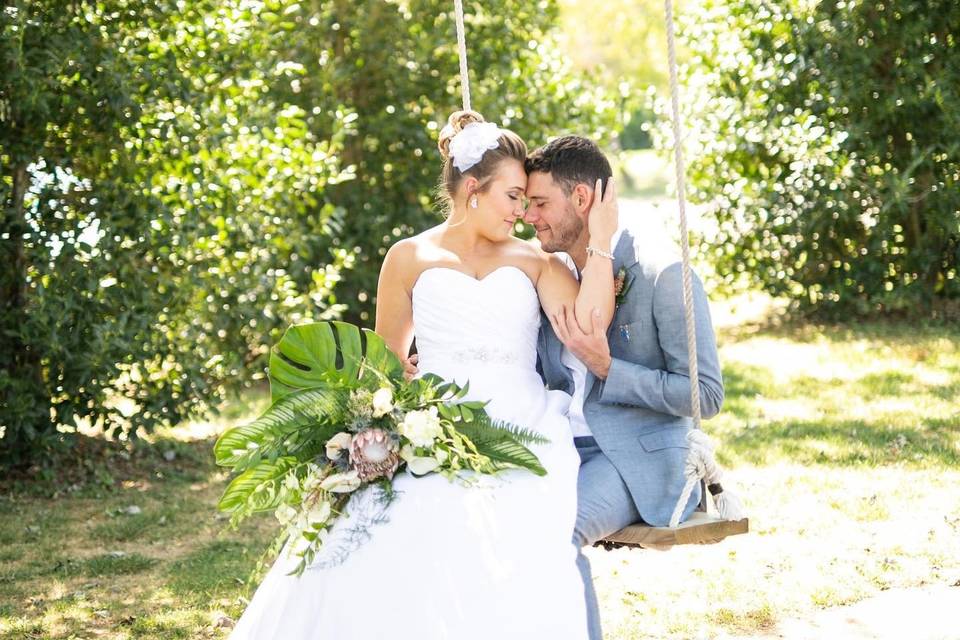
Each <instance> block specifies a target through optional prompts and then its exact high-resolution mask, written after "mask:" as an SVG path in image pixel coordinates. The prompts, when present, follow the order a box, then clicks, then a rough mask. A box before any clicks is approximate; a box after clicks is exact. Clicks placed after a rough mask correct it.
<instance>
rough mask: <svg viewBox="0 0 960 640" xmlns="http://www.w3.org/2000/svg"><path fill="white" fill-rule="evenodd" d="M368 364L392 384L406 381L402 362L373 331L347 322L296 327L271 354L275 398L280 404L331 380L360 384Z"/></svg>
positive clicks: (272, 394)
mask: <svg viewBox="0 0 960 640" xmlns="http://www.w3.org/2000/svg"><path fill="white" fill-rule="evenodd" d="M361 335H363V337H364V338H365V341H366V345H364V344H363V341H362V340H361ZM338 356H339V358H338ZM338 359H339V362H338ZM338 364H339V366H338ZM364 364H365V365H367V366H369V367H370V368H372V369H373V370H375V371H380V372H383V373H385V374H386V375H387V377H388V378H390V379H391V380H395V381H398V382H399V381H400V380H402V378H403V364H402V363H401V362H400V359H399V358H397V356H396V355H395V354H394V353H393V352H392V351H390V349H388V348H387V346H386V343H385V342H384V340H383V338H382V337H381V336H379V335H377V334H376V333H374V332H373V331H370V330H368V329H364V330H363V331H362V334H361V330H360V329H359V328H358V327H357V326H356V325H353V324H350V323H347V322H314V323H308V324H299V325H294V326H292V327H289V328H288V329H287V330H286V332H285V333H284V334H283V338H281V340H280V342H279V343H277V344H276V345H274V347H273V348H272V349H271V350H270V393H271V398H272V399H273V400H274V401H276V400H277V399H279V398H282V397H283V396H285V395H286V394H288V393H291V392H292V391H294V390H296V389H303V388H309V387H315V386H318V383H322V382H324V381H329V380H338V381H340V382H343V383H345V384H356V383H357V381H358V380H359V378H360V371H361V366H362V365H364Z"/></svg>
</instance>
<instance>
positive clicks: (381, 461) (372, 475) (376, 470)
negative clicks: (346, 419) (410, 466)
mask: <svg viewBox="0 0 960 640" xmlns="http://www.w3.org/2000/svg"><path fill="white" fill-rule="evenodd" d="M398 449H399V447H398V446H397V443H396V442H394V441H393V439H392V438H391V437H390V436H389V435H388V434H387V433H386V432H385V431H384V430H383V429H364V430H363V431H361V432H360V433H358V434H357V435H355V436H353V441H352V442H351V443H350V465H351V466H352V467H353V468H354V469H356V471H357V473H358V474H359V475H360V479H361V480H363V481H364V482H369V481H371V480H376V479H377V478H380V477H382V476H386V477H388V478H389V477H390V476H392V475H393V473H394V471H396V470H397V467H398V466H399V465H400V454H399V452H398Z"/></svg>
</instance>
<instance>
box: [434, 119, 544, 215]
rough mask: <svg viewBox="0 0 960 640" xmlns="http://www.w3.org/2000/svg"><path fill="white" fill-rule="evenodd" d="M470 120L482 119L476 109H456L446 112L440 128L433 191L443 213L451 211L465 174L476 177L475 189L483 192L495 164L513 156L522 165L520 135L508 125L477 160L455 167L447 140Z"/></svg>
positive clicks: (524, 149)
mask: <svg viewBox="0 0 960 640" xmlns="http://www.w3.org/2000/svg"><path fill="white" fill-rule="evenodd" d="M474 122H480V123H483V122H486V120H484V119H483V116H482V115H480V114H479V113H477V112H476V111H456V112H454V113H453V114H451V115H450V118H449V119H448V120H447V125H446V126H445V127H444V128H443V129H441V130H440V139H439V140H438V141H437V147H439V149H440V155H442V156H443V173H442V174H441V176H440V184H439V185H437V193H438V195H439V196H440V198H441V199H442V200H443V202H444V205H445V212H446V213H447V214H449V213H450V212H451V211H453V200H454V196H455V195H456V193H457V189H458V188H459V187H460V183H461V182H463V180H464V178H465V177H467V176H472V177H474V178H476V179H477V180H478V181H479V182H480V186H479V187H478V188H477V192H478V193H483V192H484V191H486V190H487V189H488V188H489V186H490V182H491V180H493V176H494V174H496V172H497V167H498V165H499V164H500V163H501V162H502V161H503V160H507V159H513V160H516V161H517V162H519V163H520V164H521V165H522V164H523V163H524V161H525V160H526V159H527V145H526V143H524V141H523V140H521V139H520V136H518V135H517V134H515V133H514V132H513V131H510V130H509V129H500V137H499V138H498V139H497V142H498V144H497V146H496V147H495V148H493V149H487V150H486V151H484V152H483V155H482V157H481V158H480V161H479V162H477V163H476V164H474V165H473V166H471V167H470V168H468V169H466V170H465V171H461V170H460V169H458V168H457V167H456V166H454V158H453V157H452V156H451V155H450V142H451V141H452V140H453V138H454V136H456V135H457V134H458V133H460V132H461V131H463V129H464V127H466V126H467V125H469V124H472V123H474Z"/></svg>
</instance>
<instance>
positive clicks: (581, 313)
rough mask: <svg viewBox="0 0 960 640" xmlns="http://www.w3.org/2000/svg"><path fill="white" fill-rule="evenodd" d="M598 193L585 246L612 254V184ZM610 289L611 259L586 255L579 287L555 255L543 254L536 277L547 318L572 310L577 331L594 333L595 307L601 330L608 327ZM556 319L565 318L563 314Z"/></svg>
mask: <svg viewBox="0 0 960 640" xmlns="http://www.w3.org/2000/svg"><path fill="white" fill-rule="evenodd" d="M598 196H599V190H598V189H597V190H595V191H594V201H593V204H592V206H591V208H590V216H589V218H588V223H589V231H590V241H589V243H588V246H589V247H592V248H594V249H599V250H601V251H604V252H606V253H611V252H612V251H613V247H612V246H611V245H610V243H611V240H612V238H613V234H614V233H615V232H616V229H617V218H618V213H617V200H616V195H615V194H614V189H613V185H612V184H610V183H608V187H607V193H605V194H604V195H603V198H602V200H601V199H600V198H599V197H598ZM613 288H614V287H613V261H612V260H611V259H610V258H607V257H604V256H601V255H598V254H596V253H590V254H588V255H587V262H586V264H585V265H584V268H583V271H582V272H581V280H580V285H579V288H578V286H577V282H576V279H575V278H574V277H573V275H572V274H571V273H570V270H569V269H568V268H567V266H566V265H565V264H564V263H563V261H562V260H560V258H558V257H557V256H555V255H547V256H546V258H545V264H544V265H543V268H542V269H541V272H540V277H539V279H538V280H537V293H538V294H539V296H540V304H541V305H542V306H543V310H544V311H545V312H546V314H547V317H548V318H551V319H553V318H555V317H558V316H562V315H563V314H564V313H570V311H573V316H574V318H576V321H577V324H578V325H579V326H580V330H581V331H582V332H583V333H586V334H591V333H593V327H594V324H595V323H594V321H593V318H592V317H591V314H592V313H593V310H594V309H597V310H599V312H600V316H599V319H598V320H599V321H598V322H597V323H596V324H597V325H599V326H600V327H601V328H602V329H603V331H604V332H606V330H607V327H609V326H610V322H611V320H612V319H613V311H614V306H615V305H614V291H613ZM559 319H560V320H561V321H563V320H564V319H563V318H562V317H560V318H559Z"/></svg>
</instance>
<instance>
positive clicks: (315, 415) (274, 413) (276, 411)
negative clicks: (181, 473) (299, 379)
mask: <svg viewBox="0 0 960 640" xmlns="http://www.w3.org/2000/svg"><path fill="white" fill-rule="evenodd" d="M348 398H349V391H348V390H345V389H336V388H331V387H329V386H322V387H314V388H312V389H302V390H300V391H294V392H292V393H289V394H287V395H285V396H283V397H282V398H280V399H279V400H277V401H276V402H274V403H273V404H272V405H270V407H269V408H268V409H267V410H266V411H264V412H263V415H261V416H260V417H259V418H257V419H256V420H254V421H253V422H251V423H249V424H245V425H241V426H239V427H233V428H232V429H229V430H228V431H226V432H225V433H224V434H223V435H222V436H220V438H219V439H218V440H217V443H216V444H215V445H214V447H213V451H214V454H215V456H216V460H217V464H219V465H221V466H233V467H237V466H246V465H247V464H249V463H250V462H252V461H253V460H254V456H256V455H258V454H259V453H260V452H262V451H264V450H267V451H269V450H270V449H271V447H277V446H280V445H284V444H287V439H288V437H290V436H291V434H294V432H296V431H298V430H304V429H307V428H309V429H308V431H313V432H314V433H312V434H307V435H308V439H310V440H314V441H315V440H318V439H321V440H326V439H327V438H329V437H330V436H332V435H333V434H335V433H336V432H337V431H338V430H340V424H341V422H342V420H343V417H344V414H345V413H346V404H347V399H348ZM292 444H293V445H294V446H293V447H285V450H284V453H291V452H295V451H296V446H295V445H296V444H297V443H296V442H294V443H292Z"/></svg>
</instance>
